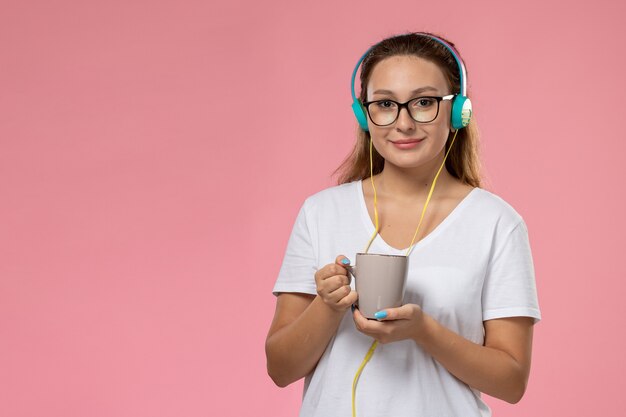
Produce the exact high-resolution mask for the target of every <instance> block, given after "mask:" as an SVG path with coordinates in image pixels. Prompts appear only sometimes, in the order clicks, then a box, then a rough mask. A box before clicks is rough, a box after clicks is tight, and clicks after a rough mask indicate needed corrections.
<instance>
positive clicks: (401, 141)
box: [392, 139, 424, 145]
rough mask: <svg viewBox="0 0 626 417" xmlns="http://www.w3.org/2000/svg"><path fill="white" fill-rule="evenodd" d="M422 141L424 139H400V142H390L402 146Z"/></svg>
mask: <svg viewBox="0 0 626 417" xmlns="http://www.w3.org/2000/svg"><path fill="white" fill-rule="evenodd" d="M423 140H424V139H400V140H392V142H393V143H395V144H398V145H403V144H407V143H419V142H421V141H423Z"/></svg>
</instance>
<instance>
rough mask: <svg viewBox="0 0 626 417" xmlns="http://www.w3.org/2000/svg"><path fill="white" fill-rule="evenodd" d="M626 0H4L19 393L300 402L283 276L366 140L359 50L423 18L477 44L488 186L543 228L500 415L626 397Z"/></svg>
mask: <svg viewBox="0 0 626 417" xmlns="http://www.w3.org/2000/svg"><path fill="white" fill-rule="evenodd" d="M520 3H522V4H520ZM624 12H625V8H624V6H623V5H622V4H620V2H617V1H606V0H600V1H594V2H584V3H582V2H571V1H552V2H546V1H543V0H532V1H526V2H514V3H511V2H501V1H491V2H471V3H468V2H466V1H437V2H415V1H405V0H398V1H394V2H380V1H375V2H374V1H358V2H339V1H326V0H324V1H318V2H308V3H307V4H306V5H304V4H301V2H293V1H280V2H269V3H268V2H254V1H246V2H244V1H237V0H234V1H228V2H219V4H212V3H211V2H206V1H173V0H170V1H147V0H146V1H113V2H112V1H109V2H104V1H101V2H84V1H44V0H41V1H24V0H3V1H2V7H1V9H0V198H1V200H0V415H1V416H64V417H70V416H92V417H99V416H117V417H126V416H128V417H130V416H207V415H215V416H253V415H254V416H275V417H282V416H293V415H296V413H297V410H298V407H299V402H300V396H301V387H302V385H301V382H299V383H296V384H294V385H292V386H290V387H288V388H285V389H279V388H277V387H275V386H274V385H273V384H272V382H271V380H270V379H269V377H267V375H266V372H265V354H264V340H265V335H266V332H267V329H268V327H269V324H270V321H271V318H272V316H273V312H274V302H275V300H274V297H273V296H272V294H271V289H272V286H273V284H274V280H275V277H276V274H277V272H278V268H279V266H280V263H281V261H282V256H283V252H284V249H285V245H286V242H287V238H288V236H289V232H290V230H291V227H292V222H293V220H294V219H295V216H296V213H297V210H298V208H299V207H300V204H301V203H302V201H303V199H304V198H305V197H306V196H308V195H310V194H312V193H314V192H316V191H318V190H320V189H322V188H324V187H326V186H329V185H332V184H333V182H332V179H331V178H330V173H331V172H332V171H333V170H334V168H336V166H337V165H338V164H339V163H340V161H341V160H342V159H343V157H344V156H345V155H346V153H347V152H348V150H349V149H350V147H351V144H352V142H353V139H354V129H355V122H354V120H353V118H352V115H351V110H350V100H351V99H350V96H349V80H350V74H351V71H352V69H353V66H354V64H355V63H356V60H357V59H358V57H359V56H360V55H361V54H362V53H363V52H364V51H365V50H366V49H367V47H368V46H369V45H370V44H372V43H374V42H376V41H378V40H380V39H381V38H382V37H385V36H389V35H392V34H397V33H402V32H405V31H408V30H429V31H434V32H437V33H439V34H441V35H444V36H446V37H449V39H451V40H452V41H453V42H455V43H456V44H457V46H458V48H459V49H460V51H461V53H462V55H463V56H464V58H465V61H466V63H467V67H468V72H469V88H470V94H471V96H472V100H473V103H474V109H475V117H476V118H477V120H478V123H479V127H480V129H481V131H482V149H483V160H484V165H485V170H486V174H487V176H488V183H487V188H488V189H490V190H491V191H493V192H495V193H496V194H499V195H500V196H502V197H503V198H504V199H505V200H507V201H508V202H509V203H510V204H512V205H513V206H514V207H515V208H516V209H517V211H518V212H519V213H520V214H522V216H523V217H524V219H525V220H526V222H527V224H528V227H529V230H530V238H531V244H532V248H533V254H534V259H535V268H536V275H537V283H538V290H539V296H540V303H541V308H542V313H543V317H544V318H543V321H542V322H541V323H540V324H539V325H538V326H537V327H536V333H535V334H536V336H535V343H534V347H535V349H534V358H533V359H534V362H533V370H532V374H531V380H530V385H529V388H528V391H527V394H526V396H525V397H524V399H523V400H522V401H521V402H520V403H519V404H517V405H515V406H512V405H509V404H506V403H504V402H501V401H499V400H495V399H491V398H489V399H488V402H489V403H490V404H491V405H492V407H493V409H494V411H495V415H501V416H502V415H506V416H570V417H573V416H590V415H594V416H622V415H624V413H625V412H626V396H624V395H623V393H622V389H621V388H622V387H623V375H624V374H625V373H626V365H625V360H624V351H626V341H625V337H624V330H623V329H624V320H623V319H622V317H623V316H624V314H625V313H626V311H625V310H626V309H625V307H624V305H625V303H624V291H625V290H626V287H625V284H624V278H626V267H625V266H624V259H623V248H624V243H623V236H624V232H625V220H624V217H623V216H622V213H623V210H624V204H623V197H624V186H623V184H622V177H623V174H624V162H623V161H624V156H623V154H624V152H625V151H626V145H625V144H624V143H625V142H624V139H625V138H624V133H623V131H622V129H621V128H622V125H623V120H624V114H623V113H624V94H625V93H626V82H625V80H624V67H625V64H626V62H625V58H624V53H623V52H624V48H623V40H624V39H625V38H626V30H625V29H624V24H623V22H622V20H623V19H622V18H623V16H624V15H625V13H624Z"/></svg>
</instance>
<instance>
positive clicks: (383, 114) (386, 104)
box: [367, 100, 398, 126]
mask: <svg viewBox="0 0 626 417" xmlns="http://www.w3.org/2000/svg"><path fill="white" fill-rule="evenodd" d="M367 109H368V111H369V114H370V119H372V122H374V124H377V125H379V126H386V125H390V124H392V123H393V122H394V121H395V120H396V117H397V116H398V105H397V104H396V103H394V102H393V101H389V100H381V101H375V102H373V103H371V104H370V105H369V106H368V108H367Z"/></svg>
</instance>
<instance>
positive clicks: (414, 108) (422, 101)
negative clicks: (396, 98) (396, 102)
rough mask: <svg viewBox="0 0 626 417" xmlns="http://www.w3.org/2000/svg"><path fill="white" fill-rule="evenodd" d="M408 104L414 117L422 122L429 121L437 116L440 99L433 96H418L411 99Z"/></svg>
mask: <svg viewBox="0 0 626 417" xmlns="http://www.w3.org/2000/svg"><path fill="white" fill-rule="evenodd" d="M408 106H409V111H410V112H411V117H412V118H413V119H415V120H416V121H418V122H421V123H428V122H432V121H433V120H435V118H436V117H437V112H438V110H439V101H437V99H434V98H432V97H418V98H416V99H415V100H411V101H410V102H409V103H408Z"/></svg>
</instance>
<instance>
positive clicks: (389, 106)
mask: <svg viewBox="0 0 626 417" xmlns="http://www.w3.org/2000/svg"><path fill="white" fill-rule="evenodd" d="M376 107H377V108H379V109H380V110H393V109H395V108H396V103H394V102H393V101H391V100H380V101H377V102H376Z"/></svg>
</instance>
